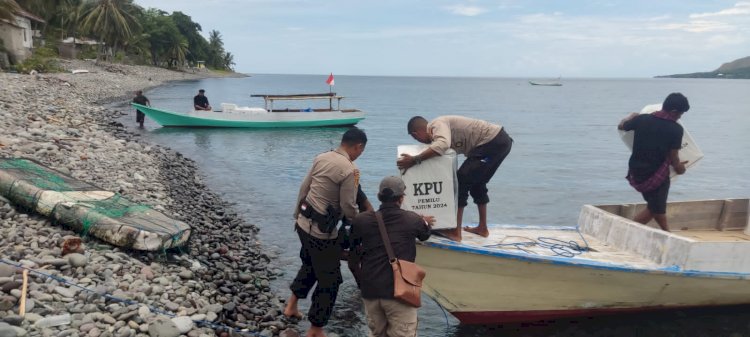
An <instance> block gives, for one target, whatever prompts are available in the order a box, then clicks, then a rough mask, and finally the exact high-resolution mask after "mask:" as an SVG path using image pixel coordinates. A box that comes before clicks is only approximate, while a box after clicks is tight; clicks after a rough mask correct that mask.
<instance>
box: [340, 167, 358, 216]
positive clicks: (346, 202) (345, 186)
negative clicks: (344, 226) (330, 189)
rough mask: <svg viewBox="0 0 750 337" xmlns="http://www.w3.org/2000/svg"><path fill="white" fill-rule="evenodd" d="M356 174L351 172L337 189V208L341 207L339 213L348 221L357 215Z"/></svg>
mask: <svg viewBox="0 0 750 337" xmlns="http://www.w3.org/2000/svg"><path fill="white" fill-rule="evenodd" d="M356 174H357V173H356V172H354V171H352V172H351V173H350V174H349V175H348V176H346V178H344V180H343V181H341V186H340V187H339V206H340V207H341V213H343V214H344V217H346V218H347V219H349V220H350V221H351V220H353V219H354V217H355V216H356V215H357V213H359V208H358V207H357V181H356V180H357V179H356V177H355V175H356Z"/></svg>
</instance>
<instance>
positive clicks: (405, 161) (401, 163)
mask: <svg viewBox="0 0 750 337" xmlns="http://www.w3.org/2000/svg"><path fill="white" fill-rule="evenodd" d="M439 155H440V154H439V153H437V152H435V150H433V149H432V148H431V147H428V148H427V149H425V150H424V151H422V153H420V154H418V155H416V156H411V155H408V154H406V153H402V154H401V158H399V159H398V160H397V161H396V166H398V168H399V169H402V170H404V173H406V170H408V169H409V168H410V167H412V166H414V165H419V164H420V163H422V161H424V160H427V159H430V158H432V157H437V156H439Z"/></svg>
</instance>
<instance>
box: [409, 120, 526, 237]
mask: <svg viewBox="0 0 750 337" xmlns="http://www.w3.org/2000/svg"><path fill="white" fill-rule="evenodd" d="M406 127H407V131H408V132H409V135H411V136H412V137H413V138H414V139H416V140H417V141H419V142H420V143H424V144H429V145H430V146H429V148H427V149H426V150H424V151H423V152H422V153H420V154H419V155H416V156H410V155H408V154H401V157H400V158H399V159H398V161H397V162H396V165H397V166H398V168H399V169H402V170H404V172H405V171H406V170H408V169H409V168H410V167H412V166H414V165H419V164H420V163H421V162H422V161H424V160H427V159H429V158H432V157H435V156H441V155H443V154H444V153H445V152H446V151H447V150H448V149H453V150H454V151H456V153H459V154H464V155H465V156H466V160H465V161H464V162H463V164H461V167H459V169H458V171H457V172H456V175H457V177H458V212H457V214H456V228H455V229H452V230H448V231H445V232H442V233H441V234H442V235H444V236H446V237H448V238H449V239H451V240H454V241H461V224H462V218H463V211H464V207H466V205H468V200H469V194H471V197H472V199H474V203H475V204H477V208H478V210H479V225H478V226H477V227H464V228H463V230H465V231H467V232H470V233H474V234H477V235H481V236H484V237H487V236H489V230H488V229H487V203H489V201H490V198H489V196H488V195H487V183H488V182H489V181H490V179H491V178H492V176H493V175H494V174H495V171H497V168H498V167H500V164H502V162H503V160H505V157H507V156H508V153H510V149H511V146H512V145H513V139H512V138H510V136H509V135H508V134H507V133H506V132H505V129H504V128H503V127H502V126H500V125H495V124H491V123H488V122H485V121H482V120H478V119H472V118H467V117H463V116H442V117H438V118H436V119H434V120H433V121H431V122H429V123H428V122H427V120H426V119H424V118H423V117H421V116H415V117H412V118H411V119H410V120H409V122H408V124H407V126H406Z"/></svg>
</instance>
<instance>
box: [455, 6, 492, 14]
mask: <svg viewBox="0 0 750 337" xmlns="http://www.w3.org/2000/svg"><path fill="white" fill-rule="evenodd" d="M445 9H446V10H447V11H449V12H451V13H453V14H456V15H462V16H477V15H480V14H484V13H486V12H487V9H484V8H482V7H478V6H469V5H453V6H446V7H445Z"/></svg>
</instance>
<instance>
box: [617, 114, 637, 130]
mask: <svg viewBox="0 0 750 337" xmlns="http://www.w3.org/2000/svg"><path fill="white" fill-rule="evenodd" d="M638 115H640V114H639V113H637V112H631V113H630V115H628V117H625V118H623V119H622V120H621V121H620V124H617V130H624V129H625V123H627V122H628V121H629V120H631V119H633V118H635V117H637V116H638Z"/></svg>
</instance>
